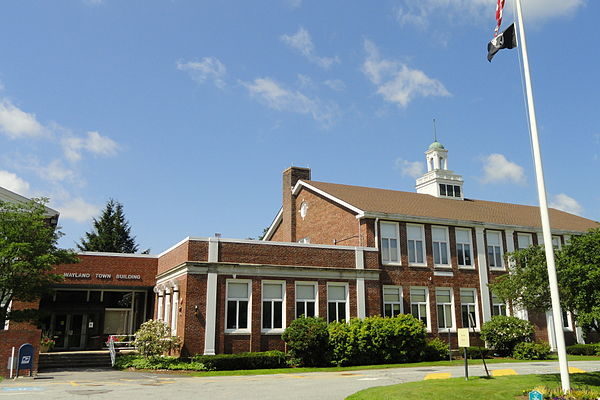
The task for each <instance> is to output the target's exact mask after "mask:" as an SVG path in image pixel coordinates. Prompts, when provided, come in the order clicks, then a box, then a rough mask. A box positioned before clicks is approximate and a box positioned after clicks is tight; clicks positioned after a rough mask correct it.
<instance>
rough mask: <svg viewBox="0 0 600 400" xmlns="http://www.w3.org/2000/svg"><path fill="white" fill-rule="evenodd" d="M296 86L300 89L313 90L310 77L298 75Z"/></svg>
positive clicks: (313, 85) (313, 84)
mask: <svg viewBox="0 0 600 400" xmlns="http://www.w3.org/2000/svg"><path fill="white" fill-rule="evenodd" d="M298 85H299V86H300V87H302V88H309V89H314V87H315V83H314V82H313V80H312V78H311V77H310V76H307V75H304V74H298Z"/></svg>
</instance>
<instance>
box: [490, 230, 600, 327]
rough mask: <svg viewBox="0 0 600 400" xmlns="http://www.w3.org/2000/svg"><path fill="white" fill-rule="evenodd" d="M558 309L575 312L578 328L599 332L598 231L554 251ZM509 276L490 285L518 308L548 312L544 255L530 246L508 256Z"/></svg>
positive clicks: (577, 237) (577, 238) (599, 256)
mask: <svg viewBox="0 0 600 400" xmlns="http://www.w3.org/2000/svg"><path fill="white" fill-rule="evenodd" d="M555 254H556V270H557V277H558V287H559V292H560V300H561V307H562V308H563V309H565V310H568V311H571V312H573V313H574V316H575V318H576V320H577V322H578V324H579V325H580V326H583V327H586V328H588V329H593V330H596V331H600V326H599V325H598V322H599V321H600V229H592V230H590V231H589V232H588V233H586V234H584V235H580V236H572V237H571V241H570V243H569V244H567V245H565V246H564V247H563V248H562V249H561V250H557V251H555ZM508 257H509V259H510V260H511V262H510V263H509V270H510V273H509V274H506V275H503V276H501V277H499V278H497V279H496V281H495V282H494V283H492V284H491V285H490V286H491V288H492V290H493V291H494V292H495V293H496V294H497V295H498V296H500V297H501V298H502V299H504V300H509V301H511V302H512V303H513V305H516V306H518V307H523V308H527V309H535V310H548V309H549V308H550V307H551V300H550V288H549V284H548V271H547V267H546V255H545V253H544V250H543V248H542V247H539V246H532V247H529V248H527V249H523V250H518V251H515V252H514V253H511V254H509V255H508Z"/></svg>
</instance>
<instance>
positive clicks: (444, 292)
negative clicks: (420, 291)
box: [435, 288, 454, 331]
mask: <svg viewBox="0 0 600 400" xmlns="http://www.w3.org/2000/svg"><path fill="white" fill-rule="evenodd" d="M435 303H436V306H437V320H438V329H439V330H444V331H447V330H450V329H452V328H454V323H453V322H454V317H453V312H452V290H451V289H450V288H436V289H435Z"/></svg>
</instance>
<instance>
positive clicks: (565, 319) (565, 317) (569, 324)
mask: <svg viewBox="0 0 600 400" xmlns="http://www.w3.org/2000/svg"><path fill="white" fill-rule="evenodd" d="M562 323H563V329H564V330H566V331H572V330H573V321H572V320H571V313H570V312H568V311H566V310H562Z"/></svg>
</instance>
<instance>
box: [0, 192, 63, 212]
mask: <svg viewBox="0 0 600 400" xmlns="http://www.w3.org/2000/svg"><path fill="white" fill-rule="evenodd" d="M0 200H2V201H6V202H10V203H27V202H28V201H31V199H30V198H27V197H25V196H22V195H20V194H18V193H15V192H13V191H12V190H8V189H6V188H3V187H2V186H0ZM44 208H45V209H46V213H47V214H48V215H49V216H53V217H54V216H56V217H58V216H59V215H60V213H59V212H58V211H57V210H55V209H53V208H50V207H48V206H44Z"/></svg>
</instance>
